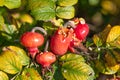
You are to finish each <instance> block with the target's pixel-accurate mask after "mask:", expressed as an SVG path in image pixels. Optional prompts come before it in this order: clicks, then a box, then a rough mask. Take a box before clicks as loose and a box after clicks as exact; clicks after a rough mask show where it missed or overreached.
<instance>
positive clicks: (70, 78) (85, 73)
mask: <svg viewBox="0 0 120 80" xmlns="http://www.w3.org/2000/svg"><path fill="white" fill-rule="evenodd" d="M62 74H63V76H64V77H65V79H66V80H93V79H94V71H93V70H92V68H91V67H90V66H89V65H87V64H86V63H84V62H79V63H78V62H74V61H69V62H65V63H64V64H63V65H62Z"/></svg>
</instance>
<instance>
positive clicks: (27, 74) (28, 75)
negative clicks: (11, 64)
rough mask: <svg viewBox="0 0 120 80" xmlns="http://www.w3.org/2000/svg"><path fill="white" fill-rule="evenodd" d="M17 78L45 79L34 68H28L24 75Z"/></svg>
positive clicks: (17, 79) (26, 79) (20, 79)
mask: <svg viewBox="0 0 120 80" xmlns="http://www.w3.org/2000/svg"><path fill="white" fill-rule="evenodd" d="M16 80H43V79H42V77H41V76H40V74H39V73H38V72H37V71H36V70H35V69H34V68H26V69H25V70H23V72H22V75H20V76H18V77H17V78H16Z"/></svg>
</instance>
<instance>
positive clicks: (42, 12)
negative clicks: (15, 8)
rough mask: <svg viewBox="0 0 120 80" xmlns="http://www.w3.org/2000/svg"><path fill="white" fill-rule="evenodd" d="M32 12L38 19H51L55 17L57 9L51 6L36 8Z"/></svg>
mask: <svg viewBox="0 0 120 80" xmlns="http://www.w3.org/2000/svg"><path fill="white" fill-rule="evenodd" d="M31 14H32V15H33V16H34V17H35V19H36V20H50V19H53V18H55V10H54V9H53V8H50V7H44V8H37V9H34V10H32V13H31Z"/></svg>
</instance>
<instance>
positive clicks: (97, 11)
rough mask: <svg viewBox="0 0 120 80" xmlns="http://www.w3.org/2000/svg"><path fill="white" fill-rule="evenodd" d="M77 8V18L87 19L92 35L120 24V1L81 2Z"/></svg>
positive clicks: (91, 0) (86, 0) (88, 0)
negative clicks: (107, 27) (109, 26)
mask: <svg viewBox="0 0 120 80" xmlns="http://www.w3.org/2000/svg"><path fill="white" fill-rule="evenodd" d="M75 7H76V17H83V18H85V20H86V22H87V23H88V24H89V25H90V29H91V31H92V33H98V32H100V31H101V30H103V29H104V27H105V26H107V25H108V24H110V25H111V26H114V25H119V24H120V0H79V2H78V4H76V5H75Z"/></svg>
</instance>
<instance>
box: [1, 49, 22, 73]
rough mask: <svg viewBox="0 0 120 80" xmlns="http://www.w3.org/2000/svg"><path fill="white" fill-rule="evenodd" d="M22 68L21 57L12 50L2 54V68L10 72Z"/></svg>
mask: <svg viewBox="0 0 120 80" xmlns="http://www.w3.org/2000/svg"><path fill="white" fill-rule="evenodd" d="M21 69H22V64H21V62H20V59H19V58H18V57H17V54H15V53H14V52H12V51H4V52H2V53H1V54H0V70H2V71H4V72H6V73H9V74H16V73H18V72H20V71H21Z"/></svg>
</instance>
